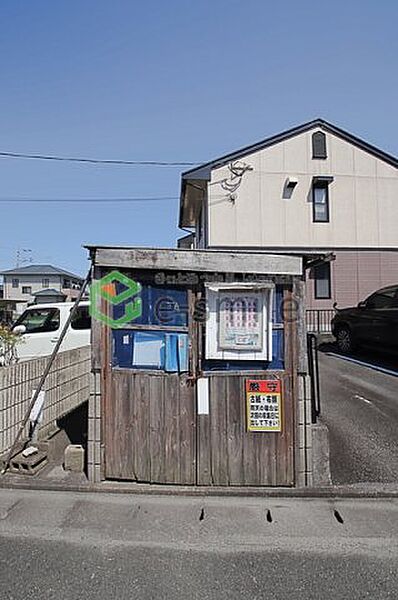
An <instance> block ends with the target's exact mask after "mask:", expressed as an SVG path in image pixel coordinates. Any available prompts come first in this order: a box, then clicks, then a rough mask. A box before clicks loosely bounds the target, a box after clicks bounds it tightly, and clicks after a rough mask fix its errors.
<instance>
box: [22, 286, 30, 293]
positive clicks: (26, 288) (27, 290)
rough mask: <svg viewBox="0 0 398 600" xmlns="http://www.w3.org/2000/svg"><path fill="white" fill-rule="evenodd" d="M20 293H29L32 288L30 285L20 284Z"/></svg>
mask: <svg viewBox="0 0 398 600" xmlns="http://www.w3.org/2000/svg"><path fill="white" fill-rule="evenodd" d="M22 293H23V294H31V293H32V288H31V286H30V285H23V286H22Z"/></svg>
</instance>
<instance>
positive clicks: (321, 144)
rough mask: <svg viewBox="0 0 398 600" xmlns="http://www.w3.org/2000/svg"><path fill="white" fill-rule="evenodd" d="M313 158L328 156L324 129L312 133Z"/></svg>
mask: <svg viewBox="0 0 398 600" xmlns="http://www.w3.org/2000/svg"><path fill="white" fill-rule="evenodd" d="M312 158H327V152H326V135H325V134H324V133H323V132H322V131H316V132H315V133H313V134H312Z"/></svg>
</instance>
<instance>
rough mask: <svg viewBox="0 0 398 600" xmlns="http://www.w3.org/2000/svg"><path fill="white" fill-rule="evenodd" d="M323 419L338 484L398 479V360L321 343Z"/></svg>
mask: <svg viewBox="0 0 398 600" xmlns="http://www.w3.org/2000/svg"><path fill="white" fill-rule="evenodd" d="M319 368H320V382H321V402H322V410H321V412H322V419H323V421H324V422H325V423H326V424H327V426H328V428H329V437H330V457H331V474H332V481H333V483H334V484H336V485H338V484H354V485H355V484H363V483H369V484H381V483H382V484H383V483H384V484H392V483H396V484H397V483H398V441H397V431H398V361H397V359H396V358H395V357H391V356H384V355H381V354H380V355H376V354H371V353H362V354H359V355H352V356H348V357H344V356H342V355H339V354H338V353H337V352H336V350H335V348H334V346H333V345H332V344H330V345H324V346H321V347H320V352H319Z"/></svg>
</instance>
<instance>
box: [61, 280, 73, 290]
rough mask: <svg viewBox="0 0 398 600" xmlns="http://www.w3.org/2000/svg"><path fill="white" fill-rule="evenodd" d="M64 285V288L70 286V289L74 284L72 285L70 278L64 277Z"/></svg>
mask: <svg viewBox="0 0 398 600" xmlns="http://www.w3.org/2000/svg"><path fill="white" fill-rule="evenodd" d="M62 287H63V288H68V289H69V288H71V287H72V286H71V282H70V279H64V280H63V282H62Z"/></svg>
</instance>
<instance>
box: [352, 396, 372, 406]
mask: <svg viewBox="0 0 398 600" xmlns="http://www.w3.org/2000/svg"><path fill="white" fill-rule="evenodd" d="M354 398H356V399H357V400H363V401H364V402H366V403H367V404H372V401H371V400H368V399H367V398H364V397H363V396H360V395H359V394H355V395H354Z"/></svg>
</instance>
